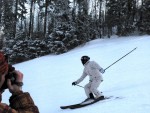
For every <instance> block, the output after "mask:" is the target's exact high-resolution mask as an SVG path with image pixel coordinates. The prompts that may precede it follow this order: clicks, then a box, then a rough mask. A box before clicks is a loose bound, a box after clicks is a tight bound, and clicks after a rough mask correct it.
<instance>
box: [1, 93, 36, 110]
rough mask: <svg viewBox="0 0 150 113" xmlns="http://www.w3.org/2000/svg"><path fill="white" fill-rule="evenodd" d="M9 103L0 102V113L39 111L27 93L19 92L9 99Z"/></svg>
mask: <svg viewBox="0 0 150 113" xmlns="http://www.w3.org/2000/svg"><path fill="white" fill-rule="evenodd" d="M9 102H10V105H9V106H7V105H3V104H1V103H0V113H39V110H38V108H37V106H36V105H35V104H34V102H33V100H32V98H31V96H30V94H29V93H27V92H26V93H23V92H19V93H17V94H13V95H12V96H11V97H10V99H9Z"/></svg>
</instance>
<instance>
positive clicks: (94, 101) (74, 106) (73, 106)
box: [60, 96, 119, 109]
mask: <svg viewBox="0 0 150 113" xmlns="http://www.w3.org/2000/svg"><path fill="white" fill-rule="evenodd" d="M112 97H113V96H109V97H105V98H104V99H96V100H93V101H92V102H89V103H85V104H84V102H81V103H78V104H73V105H68V106H60V108H61V109H76V108H81V107H85V106H88V105H91V104H94V103H96V102H98V101H103V100H107V99H111V98H112ZM116 98H119V97H115V99H116Z"/></svg>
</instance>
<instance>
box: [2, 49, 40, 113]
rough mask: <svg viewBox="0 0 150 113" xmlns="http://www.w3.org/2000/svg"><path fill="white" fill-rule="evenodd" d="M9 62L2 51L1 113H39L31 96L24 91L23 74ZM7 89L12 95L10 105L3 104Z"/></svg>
mask: <svg viewBox="0 0 150 113" xmlns="http://www.w3.org/2000/svg"><path fill="white" fill-rule="evenodd" d="M7 61H8V60H7V58H6V57H5V56H4V53H3V52H1V51H0V113H39V110H38V107H37V106H36V105H35V104H34V101H33V99H32V97H31V96H30V94H29V93H28V92H23V91H22V85H23V82H22V81H23V74H22V73H21V72H20V71H17V70H15V68H14V67H12V66H11V65H10V64H8V62H7ZM10 70H11V72H10ZM12 70H13V71H12ZM6 88H7V89H9V91H10V93H11V94H12V95H11V97H10V99H9V103H10V104H9V105H7V104H5V103H2V102H1V100H2V98H1V95H2V93H3V92H4V90H5V89H6Z"/></svg>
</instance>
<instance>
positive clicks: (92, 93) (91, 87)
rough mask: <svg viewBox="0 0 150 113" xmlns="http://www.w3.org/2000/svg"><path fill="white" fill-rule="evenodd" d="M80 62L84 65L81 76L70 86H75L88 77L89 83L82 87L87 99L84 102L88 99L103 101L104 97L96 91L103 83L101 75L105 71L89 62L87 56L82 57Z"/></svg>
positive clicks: (94, 63)
mask: <svg viewBox="0 0 150 113" xmlns="http://www.w3.org/2000/svg"><path fill="white" fill-rule="evenodd" d="M81 62H82V64H83V65H84V70H83V74H82V76H81V77H80V78H79V79H78V80H77V81H75V82H73V83H72V85H77V84H79V83H80V82H82V81H83V80H84V78H85V77H86V76H87V75H89V78H90V80H89V83H88V84H86V85H85V86H84V90H85V94H86V96H87V99H86V100H85V101H88V100H90V99H94V100H95V99H98V98H99V99H104V96H103V95H102V93H101V92H100V91H98V89H97V88H98V87H99V85H100V84H101V82H102V81H103V78H102V75H101V73H104V72H105V70H104V69H103V68H102V67H100V66H99V65H98V64H97V63H96V62H95V61H90V57H89V56H82V57H81Z"/></svg>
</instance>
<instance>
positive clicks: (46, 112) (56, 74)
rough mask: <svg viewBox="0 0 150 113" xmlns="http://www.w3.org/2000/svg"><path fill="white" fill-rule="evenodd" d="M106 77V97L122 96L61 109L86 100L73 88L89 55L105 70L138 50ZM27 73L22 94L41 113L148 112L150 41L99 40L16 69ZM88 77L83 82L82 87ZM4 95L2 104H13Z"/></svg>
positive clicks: (139, 38)
mask: <svg viewBox="0 0 150 113" xmlns="http://www.w3.org/2000/svg"><path fill="white" fill-rule="evenodd" d="M136 47H137V49H136V50H135V51H133V52H132V53H131V54H129V55H128V56H126V57H125V58H123V59H122V60H120V61H119V62H117V63H116V64H115V65H113V66H112V67H110V68H109V69H107V70H106V72H105V73H104V74H103V78H104V81H103V83H102V84H101V85H100V87H99V90H100V91H102V92H103V95H104V96H115V97H121V99H116V100H112V101H107V102H98V103H95V104H93V105H90V106H87V107H84V108H80V109H75V110H70V109H67V110H62V109H60V106H62V105H69V104H75V103H79V102H81V101H83V100H84V99H85V98H86V96H85V93H84V89H83V88H81V87H78V86H72V85H71V84H72V82H73V81H75V80H77V79H78V78H79V77H80V76H81V74H82V71H83V65H82V64H81V61H80V58H81V56H82V55H88V56H90V58H91V60H94V61H96V62H97V63H99V65H100V66H101V67H103V68H104V69H105V68H107V67H108V66H109V65H111V64H112V63H113V62H115V61H116V60H118V59H119V58H121V57H122V56H124V55H125V54H126V53H128V52H129V51H131V50H132V49H134V48H136ZM14 67H15V68H16V70H20V71H21V72H22V73H23V74H24V80H23V82H24V86H23V91H24V92H26V91H27V92H29V93H30V95H31V96H32V98H33V100H34V102H35V104H36V105H37V106H38V108H39V110H40V113H150V88H148V87H150V36H147V35H146V36H130V37H116V36H114V37H113V38H110V39H107V38H106V39H96V40H93V41H90V42H88V43H86V44H85V45H82V46H80V47H77V48H75V49H73V50H71V51H69V52H67V53H64V54H61V55H47V56H44V57H40V58H36V59H33V60H30V61H27V62H23V63H19V64H16V65H14ZM86 83H88V77H86V79H85V80H84V81H83V82H82V83H80V85H81V86H84V85H85V84H86ZM10 96H11V94H10V93H9V91H8V90H6V91H5V92H4V94H3V103H7V104H9V101H8V99H9V97H10Z"/></svg>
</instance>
